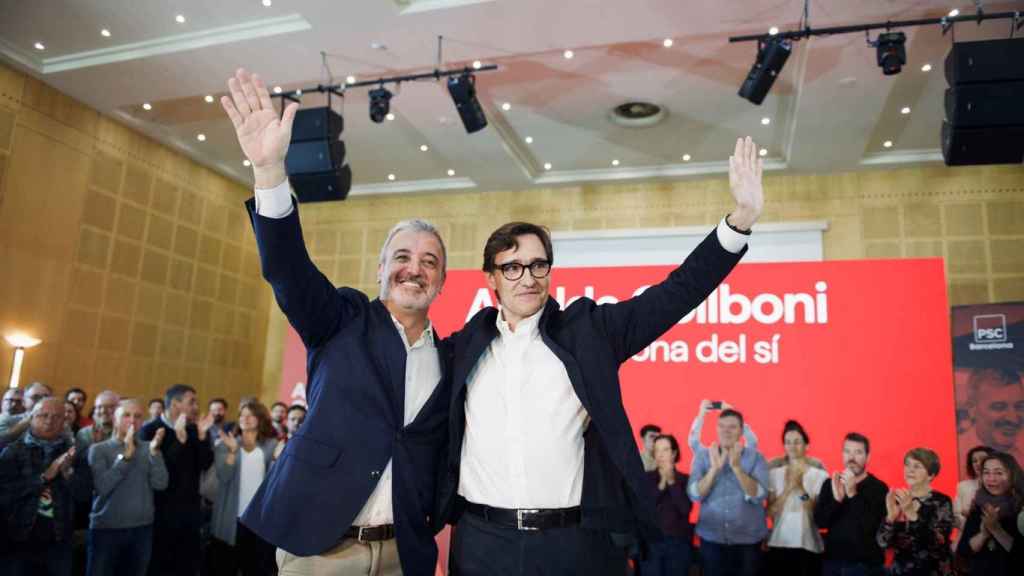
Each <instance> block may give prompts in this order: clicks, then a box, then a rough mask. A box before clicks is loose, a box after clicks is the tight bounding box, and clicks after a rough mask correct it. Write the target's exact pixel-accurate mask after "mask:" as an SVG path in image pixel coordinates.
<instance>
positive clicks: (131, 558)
mask: <svg viewBox="0 0 1024 576" xmlns="http://www.w3.org/2000/svg"><path fill="white" fill-rule="evenodd" d="M86 548H87V550H88V556H89V564H88V566H89V567H88V570H87V571H86V574H88V576H137V575H139V574H145V573H146V569H147V568H148V567H149V557H150V554H151V553H152V550H153V526H138V527H136V528H114V529H106V530H103V529H100V530H89V536H88V539H87V540H86Z"/></svg>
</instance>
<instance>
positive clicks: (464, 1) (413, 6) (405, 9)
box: [394, 0, 494, 14]
mask: <svg viewBox="0 0 1024 576" xmlns="http://www.w3.org/2000/svg"><path fill="white" fill-rule="evenodd" d="M394 2H395V5H397V6H398V13H399V14H416V13H418V12H430V11H433V10H448V9H450V8H461V7H463V6H470V5H473V4H483V3H486V2H494V0H394Z"/></svg>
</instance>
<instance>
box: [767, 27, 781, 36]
mask: <svg viewBox="0 0 1024 576" xmlns="http://www.w3.org/2000/svg"><path fill="white" fill-rule="evenodd" d="M768 33H769V34H771V35H772V36H775V35H776V34H778V33H779V27H778V26H772V27H771V28H769V29H768Z"/></svg>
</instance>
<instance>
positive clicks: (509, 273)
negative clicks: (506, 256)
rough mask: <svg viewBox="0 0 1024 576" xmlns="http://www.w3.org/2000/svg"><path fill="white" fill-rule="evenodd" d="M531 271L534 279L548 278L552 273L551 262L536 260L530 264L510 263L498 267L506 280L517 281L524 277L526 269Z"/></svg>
mask: <svg viewBox="0 0 1024 576" xmlns="http://www.w3.org/2000/svg"><path fill="white" fill-rule="evenodd" d="M527 268H529V269H530V276H533V277H534V278H537V279H540V278H546V277H547V275H548V274H550V273H551V262H548V261H547V260H534V261H533V262H530V263H529V264H520V263H519V262H509V263H507V264H502V265H500V266H498V270H501V275H502V276H504V277H505V280H509V281H515V280H519V279H520V278H522V277H523V272H525V271H526V269H527Z"/></svg>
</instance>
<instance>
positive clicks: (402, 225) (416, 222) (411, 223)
mask: <svg viewBox="0 0 1024 576" xmlns="http://www.w3.org/2000/svg"><path fill="white" fill-rule="evenodd" d="M406 230H412V231H413V232H426V233H428V234H433V235H434V237H435V238H437V243H438V244H440V245H441V277H442V278H443V277H444V276H446V275H447V273H448V249H447V248H445V246H444V239H443V238H441V233H440V232H438V231H437V227H435V226H434V225H433V224H431V223H430V222H427V221H426V220H422V219H420V218H412V219H410V220H402V221H401V222H399V223H398V224H395V225H394V226H392V227H391V230H390V231H389V232H388V236H387V238H385V239H384V244H383V245H381V247H380V259H379V260H378V261H377V263H378V264H380V265H383V264H384V262H385V261H387V259H388V245H389V244H391V240H392V238H394V237H395V236H397V235H398V233H399V232H404V231H406ZM378 280H380V279H379V278H378Z"/></svg>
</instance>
